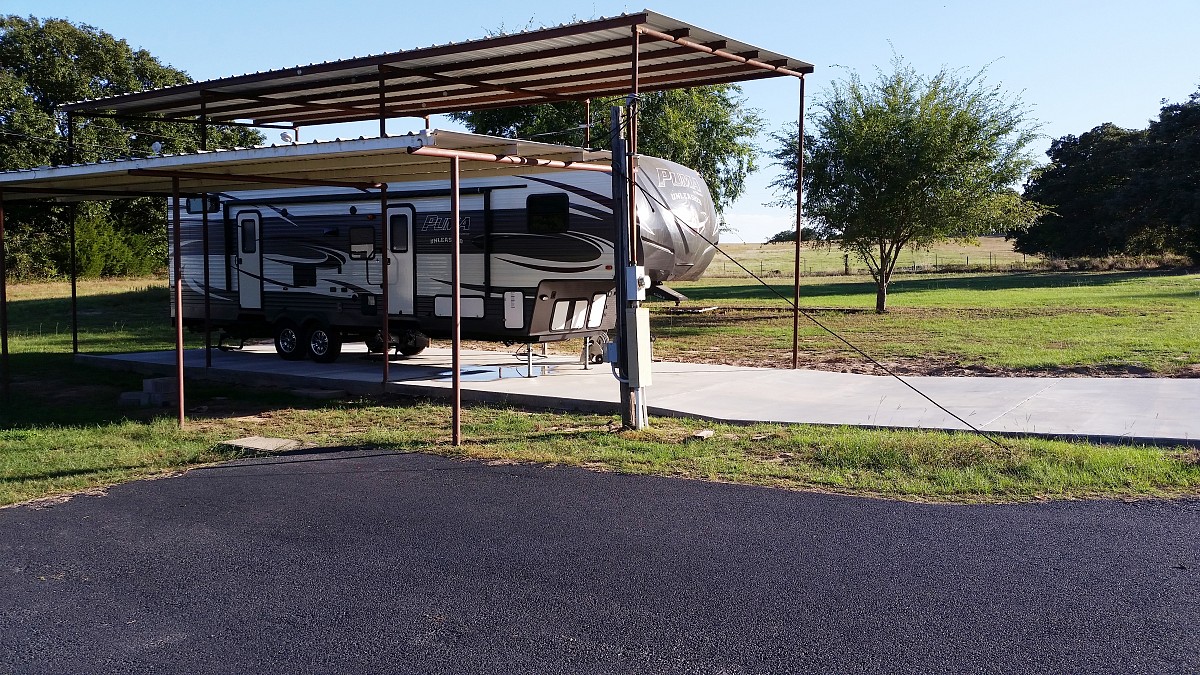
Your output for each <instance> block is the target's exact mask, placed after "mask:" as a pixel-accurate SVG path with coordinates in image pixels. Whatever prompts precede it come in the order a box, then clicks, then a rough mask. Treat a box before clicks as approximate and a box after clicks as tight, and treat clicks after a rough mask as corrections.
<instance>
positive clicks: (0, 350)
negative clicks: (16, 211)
mask: <svg viewBox="0 0 1200 675" xmlns="http://www.w3.org/2000/svg"><path fill="white" fill-rule="evenodd" d="M4 257H5V253H4V193H3V192H0V370H3V371H4V373H3V375H2V376H0V379H2V380H3V388H4V398H8V389H9V384H8V383H9V371H8V266H7V265H6V264H5V262H4Z"/></svg>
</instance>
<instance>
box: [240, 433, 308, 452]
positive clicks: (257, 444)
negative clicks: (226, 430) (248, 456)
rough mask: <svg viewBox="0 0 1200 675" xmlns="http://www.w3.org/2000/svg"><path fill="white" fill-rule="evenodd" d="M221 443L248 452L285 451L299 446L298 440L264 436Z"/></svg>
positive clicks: (247, 437)
mask: <svg viewBox="0 0 1200 675" xmlns="http://www.w3.org/2000/svg"><path fill="white" fill-rule="evenodd" d="M221 445H227V446H229V447H233V448H238V449H240V450H246V451H249V452H268V453H275V452H286V451H288V450H295V449H296V448H299V447H300V441H294V440H292V439H290V438H268V437H266V436H246V437H245V438H235V439H233V440H232V441H225V442H224V443H221Z"/></svg>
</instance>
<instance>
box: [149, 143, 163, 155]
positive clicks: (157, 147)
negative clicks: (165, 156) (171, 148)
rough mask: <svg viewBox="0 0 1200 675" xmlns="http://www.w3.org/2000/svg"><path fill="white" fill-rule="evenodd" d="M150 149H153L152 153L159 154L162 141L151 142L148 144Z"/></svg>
mask: <svg viewBox="0 0 1200 675" xmlns="http://www.w3.org/2000/svg"><path fill="white" fill-rule="evenodd" d="M150 150H151V151H153V152H154V154H156V155H157V154H160V153H161V152H162V143H160V142H158V141H154V142H153V143H151V144H150Z"/></svg>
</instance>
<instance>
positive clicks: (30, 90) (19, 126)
mask: <svg viewBox="0 0 1200 675" xmlns="http://www.w3.org/2000/svg"><path fill="white" fill-rule="evenodd" d="M190 81H191V78H189V77H188V76H187V74H186V73H184V72H183V71H180V70H176V69H175V68H171V67H170V66H166V65H163V64H162V63H160V62H159V61H158V60H157V59H155V58H154V57H153V56H151V55H150V53H149V52H147V51H145V50H135V49H133V48H131V47H130V46H129V44H128V43H127V42H125V41H124V40H120V39H118V38H115V37H113V36H112V35H110V34H109V33H106V32H104V31H102V30H100V29H97V28H94V27H92V26H86V25H77V24H73V23H71V22H69V21H66V20H63V19H44V20H43V19H37V18H34V17H28V18H24V17H20V16H0V170H11V169H25V168H31V167H37V166H50V165H59V164H65V163H67V162H68V161H75V162H91V161H98V160H102V159H118V158H122V157H137V156H145V155H147V154H149V153H150V146H151V145H152V144H153V143H154V142H156V141H157V142H160V143H162V148H163V151H164V152H170V153H180V152H194V151H196V150H198V149H199V146H200V142H199V141H200V139H199V132H198V130H197V129H196V128H194V127H193V126H191V125H179V124H170V123H167V122H157V121H152V122H128V123H123V122H118V121H115V120H109V119H100V118H96V119H92V118H86V117H81V118H79V119H78V120H77V121H76V124H75V132H74V139H75V152H74V155H73V156H71V155H70V154H69V153H68V146H67V142H66V134H67V126H66V120H65V116H64V115H62V114H59V113H58V112H57V108H58V106H60V105H63V104H65V103H70V102H73V101H79V100H84V99H95V98H101V97H105V96H115V95H119V94H127V93H131V92H136V91H141V90H144V89H151V88H158V87H166V86H171V85H177V84H183V83H186V82H190ZM208 137H209V147H210V148H218V147H232V146H247V145H255V144H258V143H261V142H262V136H261V134H258V133H257V132H255V131H252V130H247V129H244V128H238V127H211V128H210V130H209V135H208ZM78 212H79V215H80V224H81V227H80V236H81V237H91V238H94V239H98V240H97V241H91V240H88V241H81V242H80V243H81V246H80V252H81V267H83V268H84V269H85V270H87V271H97V270H99V271H100V272H99V273H131V272H137V271H142V270H144V269H152V268H153V267H155V266H160V265H162V264H163V263H164V262H165V260H166V220H165V219H166V215H165V214H166V206H165V204H164V203H163V201H162V200H161V199H159V200H150V199H138V200H122V201H121V202H112V203H111V204H102V203H97V204H88V205H83V206H80V207H79V208H78ZM67 214H68V210H67V209H66V208H65V207H62V206H54V205H48V204H42V203H39V204H33V205H28V204H16V203H14V204H11V205H9V206H8V207H7V208H6V214H5V215H6V223H5V224H6V229H7V230H8V231H9V232H8V234H9V236H11V238H12V241H11V243H12V245H11V246H9V247H7V248H8V249H9V250H8V255H9V264H10V267H9V269H11V270H14V273H15V274H17V275H22V276H45V275H53V274H60V273H63V272H65V271H67V263H68V260H69V258H68V251H67V243H66V242H67V240H68V239H67V237H66V230H67V221H66V218H67ZM89 252H93V257H92V258H91V259H84V256H86V255H88V254H89ZM97 256H98V257H99V258H97ZM131 265H132V266H131Z"/></svg>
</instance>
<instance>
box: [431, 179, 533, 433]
mask: <svg viewBox="0 0 1200 675" xmlns="http://www.w3.org/2000/svg"><path fill="white" fill-rule="evenodd" d="M460 163H461V160H460V159H459V158H458V157H451V158H450V231H451V232H452V233H453V234H452V235H451V236H450V242H451V244H450V368H451V370H452V371H453V374H452V375H451V383H452V384H451V389H452V391H451V394H450V396H451V413H450V416H451V420H450V425H451V429H450V442H451V444H452V445H453V446H454V447H458V446H459V445H462V354H461V351H462V315H461V313H460V309H461V307H460V305H461V304H462V289H461V281H462V279H461V270H460V269H459V265H458V252H459V243H460V240H461V239H462V232H461V230H460V227H459V224H458V221H459V210H460V207H461V204H460V199H459V195H458V190H459V168H460ZM530 349H532V347H530Z"/></svg>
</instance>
